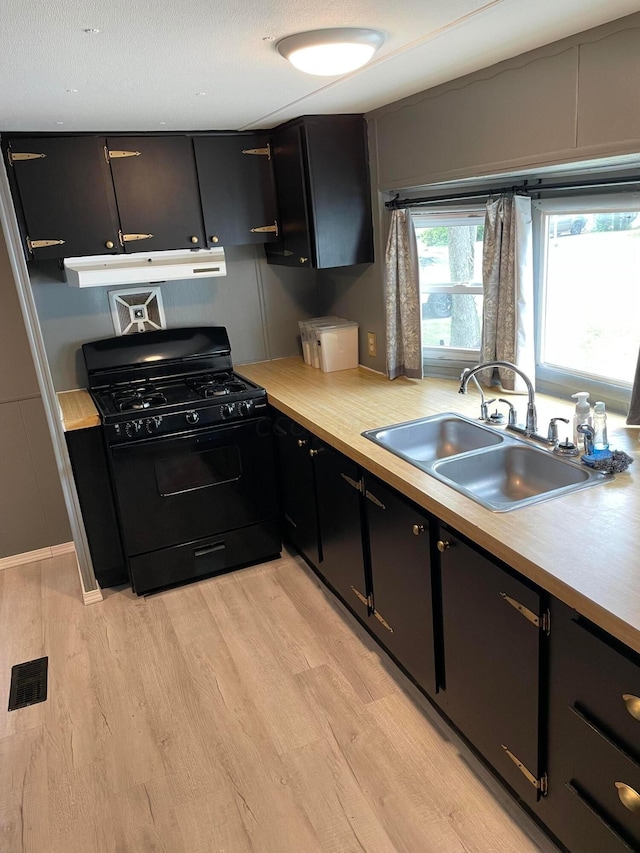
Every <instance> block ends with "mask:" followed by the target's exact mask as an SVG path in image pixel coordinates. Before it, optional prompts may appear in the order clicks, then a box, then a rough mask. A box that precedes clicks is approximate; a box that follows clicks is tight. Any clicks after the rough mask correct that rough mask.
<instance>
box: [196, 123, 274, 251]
mask: <svg viewBox="0 0 640 853" xmlns="http://www.w3.org/2000/svg"><path fill="white" fill-rule="evenodd" d="M193 144H194V150H195V155H196V165H197V168H198V182H199V185H200V198H201V201H202V212H203V215H204V223H205V230H206V237H207V242H208V245H210V246H215V245H220V246H241V245H244V244H248V243H267V242H270V241H273V240H276V239H277V234H276V232H275V230H261V229H274V228H275V227H276V220H277V217H278V214H277V210H276V198H275V186H274V180H273V169H272V160H271V156H270V151H271V148H270V145H269V137H268V136H267V135H265V134H252V135H249V136H248V135H246V134H242V133H238V134H230V135H225V136H196V137H194V139H193ZM265 150H266V151H268V152H269V154H264V153H261V152H263V151H265Z"/></svg>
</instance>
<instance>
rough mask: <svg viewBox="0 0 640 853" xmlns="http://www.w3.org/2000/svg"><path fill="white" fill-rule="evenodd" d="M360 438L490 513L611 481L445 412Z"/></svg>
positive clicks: (459, 416)
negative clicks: (434, 478)
mask: <svg viewBox="0 0 640 853" xmlns="http://www.w3.org/2000/svg"><path fill="white" fill-rule="evenodd" d="M362 434H363V435H364V436H365V437H366V438H368V439H370V440H371V441H374V442H376V444H380V445H381V446H382V447H385V448H386V449H387V450H390V451H391V452H392V453H394V454H395V455H396V456H400V457H401V458H402V459H405V460H407V461H408V462H410V463H411V464H412V465H415V466H416V467H417V468H420V469H421V470H423V471H426V472H427V473H428V474H431V475H432V476H433V477H436V478H437V479H438V480H440V481H441V482H443V483H446V484H447V485H449V486H451V487H452V488H454V489H456V491H458V492H461V493H462V494H464V495H467V497H470V498H472V499H473V500H475V501H476V502H477V503H479V504H481V505H482V506H484V507H486V508H487V509H490V510H492V511H493V512H508V511H509V510H512V509H517V508H519V507H523V506H529V505H530V504H533V503H538V502H540V501H543V500H548V499H549V498H553V497H560V496H561V495H566V494H569V493H570V492H575V491H577V490H579V489H584V488H587V487H588V486H593V485H596V484H597V483H602V482H605V481H606V480H610V479H612V478H611V475H607V474H603V473H602V472H599V471H594V470H593V469H591V468H587V467H585V466H584V465H582V464H581V463H579V462H573V461H570V460H567V459H563V458H561V457H558V456H554V455H553V454H552V453H551V451H550V450H542V449H540V448H538V447H535V446H533V445H531V444H529V443H528V442H526V441H523V440H522V439H519V438H515V437H513V436H511V435H509V434H505V433H503V432H498V431H496V430H494V429H492V428H491V427H488V426H485V425H484V424H480V423H477V422H476V421H472V420H470V419H468V418H465V417H464V416H462V415H457V414H453V413H451V412H447V413H445V414H441V415H434V416H433V417H429V418H422V419H421V420H417V421H409V422H406V423H400V424H393V425H392V426H388V427H382V428H380V429H374V430H367V431H366V432H364V433H362Z"/></svg>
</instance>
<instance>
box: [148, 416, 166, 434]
mask: <svg viewBox="0 0 640 853" xmlns="http://www.w3.org/2000/svg"><path fill="white" fill-rule="evenodd" d="M161 423H162V415H156V416H155V417H154V418H147V419H146V420H145V422H144V425H145V427H146V428H147V432H148V433H149V435H152V434H153V433H154V432H156V431H157V429H158V427H159V426H160V424H161Z"/></svg>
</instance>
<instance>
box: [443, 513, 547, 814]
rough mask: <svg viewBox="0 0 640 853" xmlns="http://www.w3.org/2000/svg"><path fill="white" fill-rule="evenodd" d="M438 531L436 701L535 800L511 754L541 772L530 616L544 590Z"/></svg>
mask: <svg viewBox="0 0 640 853" xmlns="http://www.w3.org/2000/svg"><path fill="white" fill-rule="evenodd" d="M440 537H441V538H440V540H439V542H441V543H442V544H441V545H440V548H441V549H443V553H442V559H441V584H442V625H443V637H442V641H443V649H444V689H443V690H441V691H440V693H439V694H438V697H437V701H438V703H439V704H440V705H441V707H442V708H443V710H444V711H445V713H446V714H447V716H448V717H449V718H450V719H451V720H452V721H453V722H454V723H455V724H456V726H458V728H459V729H460V730H461V732H462V733H463V734H464V735H465V736H466V737H467V738H468V739H469V740H470V741H471V743H472V744H473V745H474V746H475V747H476V748H477V749H478V750H479V751H480V752H481V753H482V755H483V756H484V757H485V758H486V759H487V760H488V761H489V762H490V763H491V764H492V765H493V767H495V769H496V770H497V771H498V772H499V773H500V775H501V776H502V777H503V778H504V779H505V781H506V782H507V783H508V784H509V785H511V787H512V788H513V789H514V790H515V791H517V792H518V794H519V796H520V797H522V799H523V800H524V801H525V802H527V803H528V804H530V805H535V803H536V801H537V800H538V796H539V792H538V791H537V790H536V788H535V787H534V785H533V784H532V783H531V782H530V781H529V780H528V779H527V778H526V776H525V775H524V774H523V773H522V772H521V771H520V770H519V769H518V768H517V766H516V764H515V762H514V759H517V760H518V761H519V762H521V764H522V765H524V767H525V768H526V769H527V770H528V771H529V773H530V774H532V776H533V777H535V778H536V779H541V775H542V774H541V771H542V769H543V768H541V766H540V748H539V727H540V719H539V687H540V657H541V644H542V643H543V638H544V637H545V634H544V632H543V631H542V630H541V629H540V628H539V627H537V626H536V625H535V624H534V623H533V622H532V621H530V619H528V618H527V615H529V616H531V617H536V618H539V617H541V616H542V608H543V602H542V601H541V595H540V593H539V592H538V591H537V590H534V589H531V588H530V587H529V586H527V585H525V584H524V583H522V582H521V581H520V580H518V579H517V578H516V577H514V576H513V575H512V574H511V573H509V572H507V571H505V570H504V569H503V568H502V567H500V566H499V565H497V564H496V563H494V562H493V561H492V560H490V559H488V557H486V556H484V555H483V554H482V553H480V551H477V550H476V549H475V548H473V547H471V546H470V545H469V544H468V543H466V542H465V541H464V540H462V538H461V537H459V536H457V535H456V534H454V533H453V531H451V530H448V529H447V528H446V527H444V526H443V527H442V529H441V533H440ZM506 750H509V753H510V754H511V755H512V756H513V759H512V758H510V757H509V754H508V753H507V751H506Z"/></svg>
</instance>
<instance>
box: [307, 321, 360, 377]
mask: <svg viewBox="0 0 640 853" xmlns="http://www.w3.org/2000/svg"><path fill="white" fill-rule="evenodd" d="M316 337H317V341H318V347H317V349H318V354H319V360H320V369H321V370H323V371H324V372H325V373H332V372H333V371H334V370H347V369H348V368H350V367H357V366H358V324H357V323H356V322H355V321H354V320H346V321H344V322H343V323H342V324H340V325H339V326H327V327H321V328H319V329H317V330H316Z"/></svg>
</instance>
